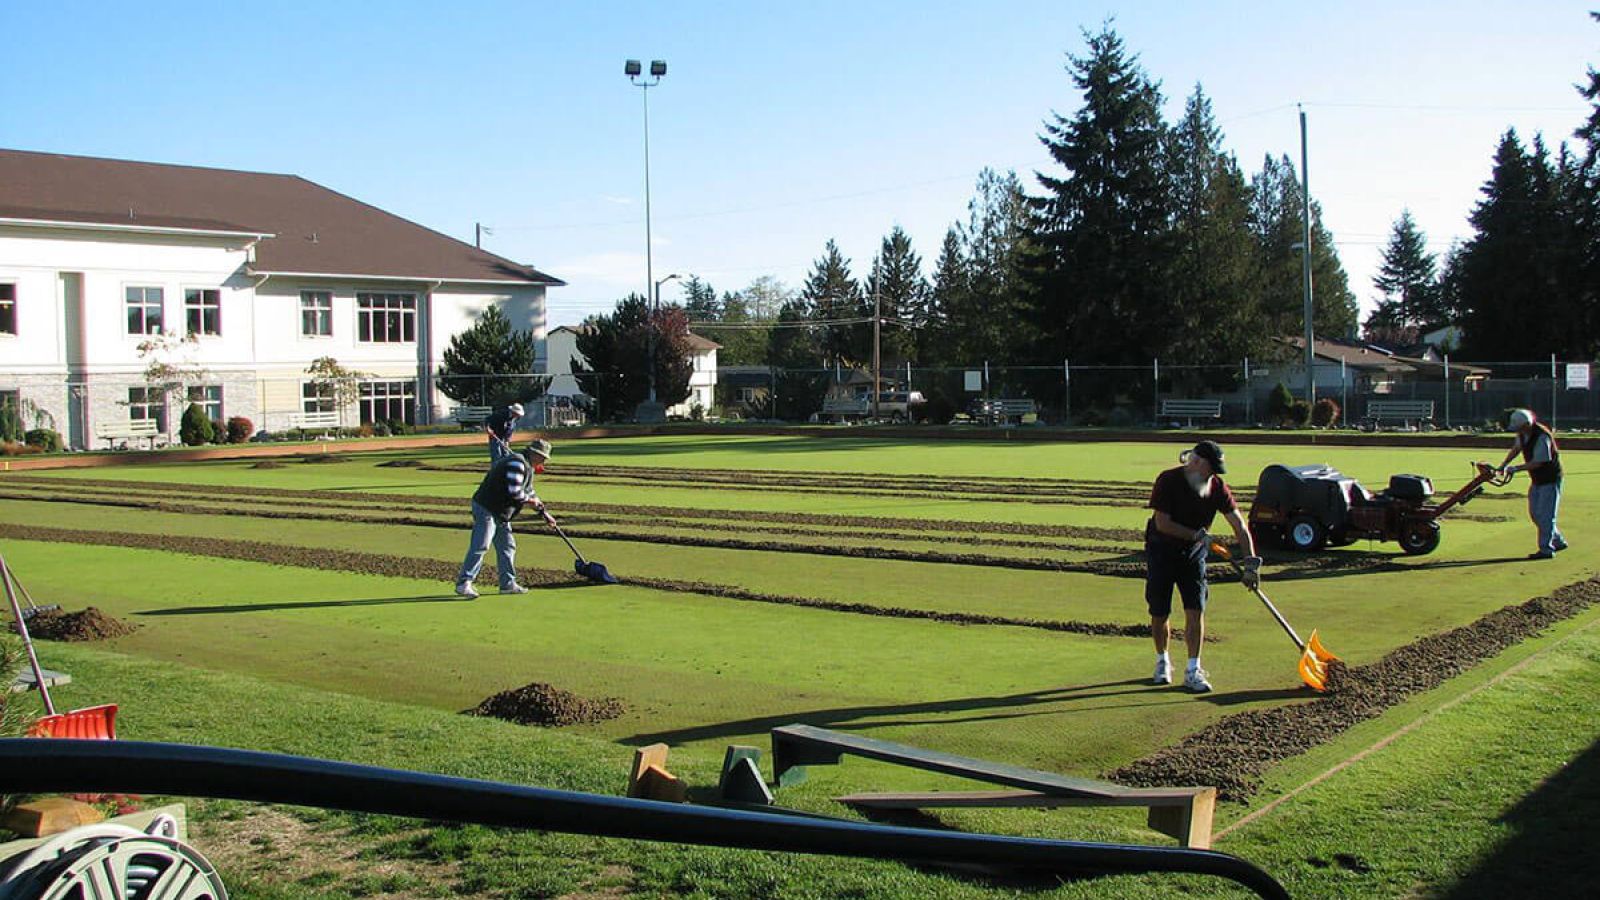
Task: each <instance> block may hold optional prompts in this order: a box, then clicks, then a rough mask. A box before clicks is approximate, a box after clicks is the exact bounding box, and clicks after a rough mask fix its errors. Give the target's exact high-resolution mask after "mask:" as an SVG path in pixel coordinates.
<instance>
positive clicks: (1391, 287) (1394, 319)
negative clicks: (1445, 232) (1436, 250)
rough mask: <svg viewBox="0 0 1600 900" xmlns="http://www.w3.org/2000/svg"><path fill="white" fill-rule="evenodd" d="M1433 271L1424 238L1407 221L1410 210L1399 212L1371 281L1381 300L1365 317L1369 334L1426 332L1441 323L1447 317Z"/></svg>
mask: <svg viewBox="0 0 1600 900" xmlns="http://www.w3.org/2000/svg"><path fill="white" fill-rule="evenodd" d="M1437 269H1438V265H1437V262H1436V260H1435V258H1434V255H1433V254H1432V253H1429V252H1428V239H1427V237H1426V236H1425V235H1423V233H1422V230H1421V229H1419V228H1417V223H1416V221H1415V220H1413V219H1412V218H1411V210H1409V209H1407V210H1403V211H1401V213H1400V218H1398V219H1396V220H1395V223H1394V230H1393V231H1391V232H1390V234H1389V243H1388V245H1387V246H1385V247H1384V248H1383V265H1382V266H1381V267H1380V268H1379V269H1378V274H1377V275H1376V276H1374V277H1373V279H1372V286H1373V287H1375V288H1377V289H1378V291H1379V292H1380V293H1382V294H1383V299H1382V300H1380V301H1379V302H1378V308H1377V309H1376V310H1374V311H1373V313H1372V315H1371V316H1369V317H1368V318H1367V323H1366V328H1367V331H1368V333H1369V335H1370V334H1373V333H1374V332H1376V331H1392V330H1394V329H1396V328H1401V327H1405V326H1415V327H1416V328H1418V329H1427V328H1431V327H1434V326H1437V325H1442V324H1444V323H1445V322H1446V321H1447V319H1448V316H1447V314H1446V313H1445V311H1444V309H1443V304H1442V303H1441V302H1440V299H1439V284H1438V272H1437Z"/></svg>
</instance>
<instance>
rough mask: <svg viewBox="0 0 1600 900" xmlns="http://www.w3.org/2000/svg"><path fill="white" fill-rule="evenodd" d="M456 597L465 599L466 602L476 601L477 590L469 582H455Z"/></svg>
mask: <svg viewBox="0 0 1600 900" xmlns="http://www.w3.org/2000/svg"><path fill="white" fill-rule="evenodd" d="M456 595H457V596H460V597H465V598H467V599H468V600H476V599H478V589H477V588H475V587H473V586H472V582H470V581H458V582H456Z"/></svg>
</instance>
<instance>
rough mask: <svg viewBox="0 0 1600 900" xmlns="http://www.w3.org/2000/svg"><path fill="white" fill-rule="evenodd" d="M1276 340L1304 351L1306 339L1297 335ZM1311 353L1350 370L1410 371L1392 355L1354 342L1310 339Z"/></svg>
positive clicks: (1407, 366)
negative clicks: (1338, 363) (1340, 363)
mask: <svg viewBox="0 0 1600 900" xmlns="http://www.w3.org/2000/svg"><path fill="white" fill-rule="evenodd" d="M1278 340H1279V341H1281V342H1283V343H1285V344H1288V345H1289V346H1291V347H1294V348H1296V349H1299V350H1304V349H1305V346H1306V339H1305V338H1304V337H1300V336H1298V335H1296V336H1293V337H1282V338H1278ZM1311 352H1312V354H1313V355H1314V356H1317V357H1320V358H1321V359H1325V360H1328V361H1330V362H1343V363H1344V364H1345V365H1346V366H1347V367H1349V368H1352V369H1380V370H1384V371H1390V372H1409V371H1411V370H1412V367H1411V366H1410V365H1407V364H1406V363H1404V362H1398V361H1396V360H1395V358H1394V357H1393V356H1392V355H1390V354H1388V353H1385V352H1383V351H1382V350H1380V349H1378V348H1376V347H1370V346H1368V345H1366V344H1361V343H1357V342H1354V341H1330V340H1326V339H1324V338H1312V340H1311ZM1297 361H1298V360H1297Z"/></svg>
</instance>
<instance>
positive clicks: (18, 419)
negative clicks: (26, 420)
mask: <svg viewBox="0 0 1600 900" xmlns="http://www.w3.org/2000/svg"><path fill="white" fill-rule="evenodd" d="M24 431H25V429H24V428H23V427H22V410H20V409H17V407H16V404H14V403H6V404H0V441H10V442H12V443H16V442H18V441H21V440H22V438H23V436H24Z"/></svg>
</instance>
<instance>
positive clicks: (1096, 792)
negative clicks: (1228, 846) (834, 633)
mask: <svg viewBox="0 0 1600 900" xmlns="http://www.w3.org/2000/svg"><path fill="white" fill-rule="evenodd" d="M845 754H850V755H852V756H860V757H864V758H867V759H875V760H879V761H881V762H888V763H895V764H897V765H902V766H910V767H911V768H915V769H923V770H926V771H929V772H940V773H943V774H946V775H956V776H959V777H962V778H970V779H972V780H974V781H984V782H988V783H990V784H999V785H1004V786H1006V787H1011V788H1017V789H1019V790H1011V791H931V792H926V793H892V794H851V795H849V796H845V797H837V798H835V799H836V800H838V801H839V802H840V803H845V804H848V805H850V806H855V807H861V808H868V809H921V808H927V807H939V806H983V807H997V806H1037V807H1051V808H1053V807H1061V806H1142V807H1146V808H1148V809H1149V810H1150V813H1149V818H1148V822H1149V824H1150V827H1151V828H1152V829H1154V830H1156V831H1159V832H1161V833H1162V834H1166V835H1169V836H1171V837H1174V838H1177V840H1178V841H1179V842H1180V843H1181V844H1182V845H1183V846H1185V847H1192V848H1195V849H1202V850H1203V849H1207V848H1209V847H1210V846H1211V818H1212V813H1213V811H1214V810H1215V807H1216V802H1217V791H1216V788H1210V787H1169V788H1130V787H1124V786H1122V785H1120V784H1112V783H1110V782H1107V781H1098V780H1095V779H1092V778H1077V777H1073V776H1070V775H1058V774H1055V773H1053V772H1041V771H1038V770H1036V769H1028V768H1024V767H1022V766H1013V765H1008V764H1006V763H997V762H988V761H986V760H981V759H971V758H968V757H964V756H953V755H951V754H948V753H940V752H938V751H934V750H924V749H921V748H918V747H910V746H907V745H905V744H896V743H892V742H890V741H880V740H875V739H873V738H867V737H860V736H858V735H853V734H844V733H841V732H837V731H829V730H828V729H826V728H817V727H814V726H811V725H784V726H781V727H779V728H774V729H772V768H773V777H774V779H775V780H776V781H777V783H778V784H779V785H790V784H795V783H797V782H799V781H802V780H804V778H805V769H804V767H805V766H810V765H833V764H837V763H838V762H839V759H840V757H841V756H843V755H845Z"/></svg>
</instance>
